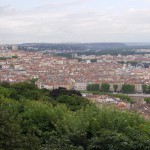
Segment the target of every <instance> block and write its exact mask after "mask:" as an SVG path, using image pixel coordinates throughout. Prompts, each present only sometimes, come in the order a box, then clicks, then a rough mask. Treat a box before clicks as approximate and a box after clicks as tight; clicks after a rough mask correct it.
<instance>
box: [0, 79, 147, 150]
mask: <svg viewBox="0 0 150 150" xmlns="http://www.w3.org/2000/svg"><path fill="white" fill-rule="evenodd" d="M0 116H1V117H0V149H1V150H16V149H19V150H24V149H29V150H37V149H39V150H127V149H128V150H149V149H150V122H149V121H146V120H144V118H142V117H140V116H139V115H138V114H137V113H133V112H128V111H119V110H116V109H114V108H112V107H105V106H103V107H102V108H98V107H97V106H95V105H94V104H91V103H90V102H89V101H88V100H87V99H84V98H83V97H81V94H80V93H79V92H77V91H74V90H71V91H68V90H66V89H64V88H59V89H56V90H52V91H49V90H47V89H38V88H37V87H36V86H35V85H34V84H33V83H27V82H24V83H16V84H12V85H10V84H8V83H1V84H0Z"/></svg>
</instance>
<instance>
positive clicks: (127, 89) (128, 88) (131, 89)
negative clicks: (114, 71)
mask: <svg viewBox="0 0 150 150" xmlns="http://www.w3.org/2000/svg"><path fill="white" fill-rule="evenodd" d="M122 93H125V94H133V93H135V85H130V84H124V85H122Z"/></svg>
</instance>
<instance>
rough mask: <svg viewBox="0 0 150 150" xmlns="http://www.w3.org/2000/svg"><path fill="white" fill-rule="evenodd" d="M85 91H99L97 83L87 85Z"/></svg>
mask: <svg viewBox="0 0 150 150" xmlns="http://www.w3.org/2000/svg"><path fill="white" fill-rule="evenodd" d="M87 91H99V84H89V85H87Z"/></svg>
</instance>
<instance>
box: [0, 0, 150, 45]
mask: <svg viewBox="0 0 150 150" xmlns="http://www.w3.org/2000/svg"><path fill="white" fill-rule="evenodd" d="M149 7H150V0H143V1H141V0H125V1H121V0H116V1H115V2H114V1H113V0H108V1H107V2H104V1H102V0H99V1H98V0H63V1H62V0H61V1H60V0H56V1H55V2H53V1H52V0H45V1H43V0H30V1H29V0H26V1H19V0H14V1H11V0H5V1H2V0H0V16H1V23H0V39H1V40H0V43H2V44H17V43H27V42H29V43H30V42H31V43H32V42H36V43H37V42H40V43H41V42H44V43H61V42H148V43H149V42H150V40H149V39H150V34H149V33H150V29H149V27H150V21H149V18H150V9H149Z"/></svg>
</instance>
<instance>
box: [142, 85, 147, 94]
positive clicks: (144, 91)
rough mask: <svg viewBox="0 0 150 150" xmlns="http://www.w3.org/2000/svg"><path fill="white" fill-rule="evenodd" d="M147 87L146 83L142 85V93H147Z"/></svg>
mask: <svg viewBox="0 0 150 150" xmlns="http://www.w3.org/2000/svg"><path fill="white" fill-rule="evenodd" d="M147 88H148V86H147V85H146V84H143V85H142V90H143V93H147Z"/></svg>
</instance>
